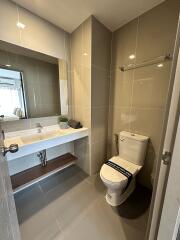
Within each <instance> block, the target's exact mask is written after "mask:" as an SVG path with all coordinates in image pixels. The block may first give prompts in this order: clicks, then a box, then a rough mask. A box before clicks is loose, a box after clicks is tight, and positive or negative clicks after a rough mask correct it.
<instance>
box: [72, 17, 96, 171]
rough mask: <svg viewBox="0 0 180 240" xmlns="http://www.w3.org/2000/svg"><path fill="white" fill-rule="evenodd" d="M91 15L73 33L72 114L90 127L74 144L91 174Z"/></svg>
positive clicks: (80, 164) (84, 166) (76, 151)
mask: <svg viewBox="0 0 180 240" xmlns="http://www.w3.org/2000/svg"><path fill="white" fill-rule="evenodd" d="M91 26H92V20H91V17H90V18H88V19H87V20H86V21H85V22H83V23H82V24H81V25H80V26H79V27H78V28H77V29H76V30H75V31H74V32H73V33H72V34H71V89H72V103H71V104H72V105H71V108H72V116H73V118H74V119H75V120H78V121H80V122H81V123H82V124H83V126H85V127H88V128H89V134H90V135H89V138H85V139H82V140H78V141H76V142H75V144H74V150H75V154H76V156H77V157H78V164H79V166H80V167H81V168H82V169H83V170H84V171H85V172H87V173H88V174H90V158H91V150H90V147H91V146H90V139H91V36H92V34H91Z"/></svg>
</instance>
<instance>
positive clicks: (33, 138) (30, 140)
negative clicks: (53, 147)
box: [21, 130, 64, 144]
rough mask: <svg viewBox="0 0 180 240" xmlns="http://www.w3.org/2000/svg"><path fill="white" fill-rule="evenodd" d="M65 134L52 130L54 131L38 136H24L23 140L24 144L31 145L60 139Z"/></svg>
mask: <svg viewBox="0 0 180 240" xmlns="http://www.w3.org/2000/svg"><path fill="white" fill-rule="evenodd" d="M63 134H64V133H63V131H61V130H52V131H47V132H45V133H37V134H30V135H27V136H22V137H21V140H22V142H23V143H24V144H30V143H34V142H39V141H42V140H46V139H50V138H54V137H58V136H61V135H63Z"/></svg>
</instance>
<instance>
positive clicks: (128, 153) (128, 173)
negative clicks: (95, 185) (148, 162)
mask: <svg viewBox="0 0 180 240" xmlns="http://www.w3.org/2000/svg"><path fill="white" fill-rule="evenodd" d="M148 139H149V138H148V137H146V136H142V135H138V134H133V133H130V132H125V131H123V132H120V133H119V138H118V140H119V156H115V157H112V158H111V159H110V160H109V161H107V162H106V163H104V164H103V166H102V167H101V171H100V177H101V179H102V181H103V182H104V184H105V185H106V187H107V194H106V201H107V202H108V203H109V204H110V205H111V206H118V205H120V204H122V203H123V202H124V201H125V200H126V199H127V198H128V197H129V195H130V194H131V193H132V192H133V191H134V189H135V184H136V181H135V177H136V175H137V174H138V172H139V171H140V170H141V168H142V166H143V164H144V160H145V155H146V149H147V143H148Z"/></svg>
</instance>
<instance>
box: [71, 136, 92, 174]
mask: <svg viewBox="0 0 180 240" xmlns="http://www.w3.org/2000/svg"><path fill="white" fill-rule="evenodd" d="M74 153H75V156H77V158H78V162H77V164H78V166H79V167H80V168H81V169H83V171H85V172H86V173H87V174H90V163H91V162H90V161H91V158H90V157H91V155H90V145H89V140H88V138H83V139H79V140H77V141H75V142H74Z"/></svg>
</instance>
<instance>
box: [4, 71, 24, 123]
mask: <svg viewBox="0 0 180 240" xmlns="http://www.w3.org/2000/svg"><path fill="white" fill-rule="evenodd" d="M26 117H27V116H26V105H25V97H24V90H23V79H22V73H21V72H19V71H14V70H10V69H4V68H0V119H1V120H5V121H7V120H18V119H23V118H26Z"/></svg>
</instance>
